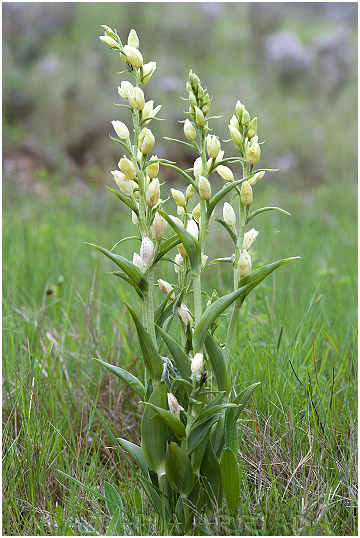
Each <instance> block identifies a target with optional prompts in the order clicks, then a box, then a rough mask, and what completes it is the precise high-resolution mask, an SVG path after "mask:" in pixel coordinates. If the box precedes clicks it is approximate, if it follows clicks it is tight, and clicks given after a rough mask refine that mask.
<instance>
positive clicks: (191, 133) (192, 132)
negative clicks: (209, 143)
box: [184, 119, 196, 140]
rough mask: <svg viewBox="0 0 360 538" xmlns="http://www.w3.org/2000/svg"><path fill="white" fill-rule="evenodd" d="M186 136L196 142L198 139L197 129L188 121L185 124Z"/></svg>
mask: <svg viewBox="0 0 360 538" xmlns="http://www.w3.org/2000/svg"><path fill="white" fill-rule="evenodd" d="M184 134H185V136H186V138H187V139H188V140H195V138H196V129H195V127H194V125H193V124H192V123H191V121H190V120H188V119H187V120H185V123H184Z"/></svg>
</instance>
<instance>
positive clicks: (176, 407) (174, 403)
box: [167, 392, 184, 418]
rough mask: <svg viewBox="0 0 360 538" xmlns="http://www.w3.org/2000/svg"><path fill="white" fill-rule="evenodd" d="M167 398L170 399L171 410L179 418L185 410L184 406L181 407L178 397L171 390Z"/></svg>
mask: <svg viewBox="0 0 360 538" xmlns="http://www.w3.org/2000/svg"><path fill="white" fill-rule="evenodd" d="M167 399H168V404H169V409H170V412H171V413H172V414H173V415H175V416H176V417H178V418H179V417H180V411H184V408H183V407H181V405H180V404H179V402H178V401H177V399H176V398H175V396H174V395H173V394H172V393H171V392H168V395H167Z"/></svg>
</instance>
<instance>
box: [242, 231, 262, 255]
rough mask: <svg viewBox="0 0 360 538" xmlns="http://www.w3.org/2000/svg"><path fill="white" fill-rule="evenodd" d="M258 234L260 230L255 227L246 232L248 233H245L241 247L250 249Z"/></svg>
mask: <svg viewBox="0 0 360 538" xmlns="http://www.w3.org/2000/svg"><path fill="white" fill-rule="evenodd" d="M258 235H259V232H258V231H257V230H255V228H251V230H249V231H248V232H246V234H245V235H244V240H243V244H242V247H241V248H243V249H244V250H246V251H248V250H249V248H250V247H251V245H252V244H253V242H254V241H255V239H256V238H257V236H258Z"/></svg>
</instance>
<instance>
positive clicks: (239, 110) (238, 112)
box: [235, 101, 245, 120]
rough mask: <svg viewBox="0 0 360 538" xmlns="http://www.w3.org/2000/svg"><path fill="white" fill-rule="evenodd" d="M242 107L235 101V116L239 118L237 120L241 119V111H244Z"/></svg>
mask: <svg viewBox="0 0 360 538" xmlns="http://www.w3.org/2000/svg"><path fill="white" fill-rule="evenodd" d="M244 108H245V107H244V105H242V104H241V103H240V101H236V105H235V114H236V115H237V117H238V118H239V120H240V119H241V117H242V113H243V110H244Z"/></svg>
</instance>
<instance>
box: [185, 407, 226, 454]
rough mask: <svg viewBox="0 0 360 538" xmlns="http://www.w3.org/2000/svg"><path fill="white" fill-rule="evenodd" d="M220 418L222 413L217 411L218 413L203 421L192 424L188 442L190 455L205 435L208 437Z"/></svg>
mask: <svg viewBox="0 0 360 538" xmlns="http://www.w3.org/2000/svg"><path fill="white" fill-rule="evenodd" d="M220 418H221V414H220V413H217V414H216V415H213V416H210V417H209V418H207V419H206V420H204V421H203V422H194V423H193V424H192V427H191V430H190V433H189V437H188V443H187V453H188V455H190V454H191V453H192V452H193V451H194V450H195V448H196V447H197V446H198V445H199V444H200V443H201V441H202V440H203V439H204V438H205V437H208V435H209V433H210V430H211V428H212V427H213V425H214V424H216V422H217V421H218V420H219V419H220ZM205 448H206V446H205V447H204V451H205Z"/></svg>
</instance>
